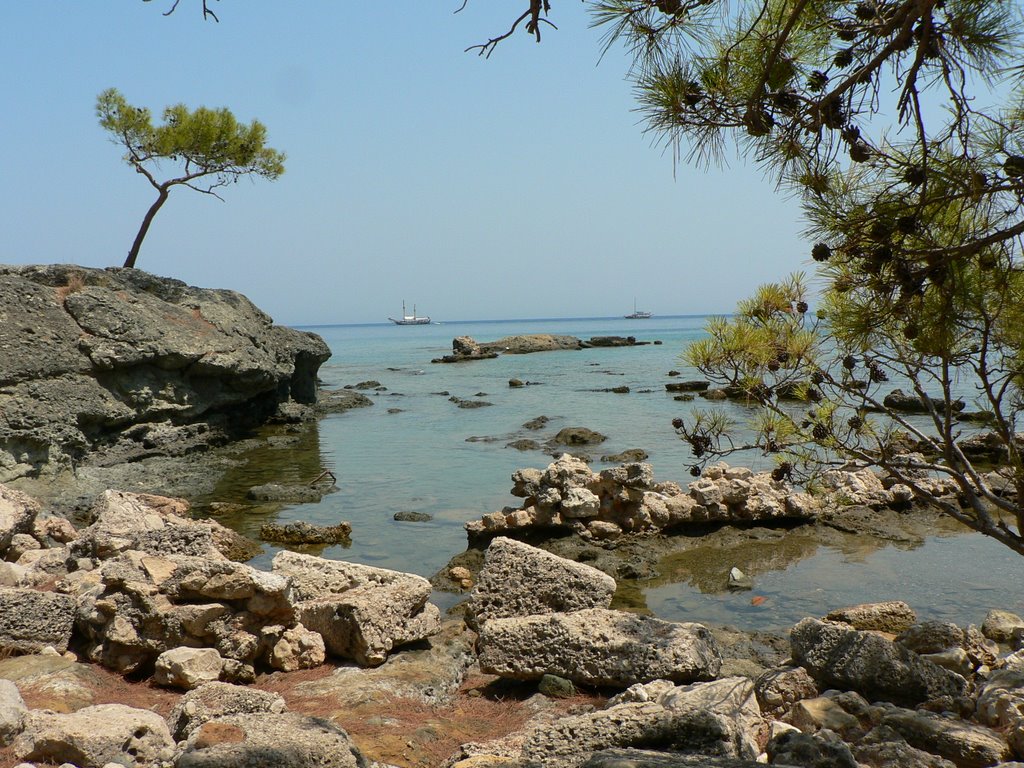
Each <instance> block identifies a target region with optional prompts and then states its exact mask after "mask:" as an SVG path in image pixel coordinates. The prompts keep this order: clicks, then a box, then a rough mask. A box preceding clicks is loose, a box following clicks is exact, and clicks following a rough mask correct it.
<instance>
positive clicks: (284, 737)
mask: <svg viewBox="0 0 1024 768" xmlns="http://www.w3.org/2000/svg"><path fill="white" fill-rule="evenodd" d="M365 764H366V763H365V761H364V760H363V758H362V756H361V755H360V753H359V751H358V750H357V749H356V747H355V745H354V744H353V743H352V741H351V739H349V736H348V734H347V733H345V731H343V730H342V729H341V728H339V727H338V726H336V725H334V724H333V723H331V722H329V721H327V720H321V719H320V718H315V717H304V716H302V715H298V714H293V713H283V714H238V715H228V716H226V717H220V718H217V719H215V720H210V721H208V722H206V723H203V724H202V725H200V726H199V727H198V728H196V729H195V730H193V731H192V733H191V735H190V736H189V737H188V741H187V742H186V744H185V750H184V752H183V753H182V755H181V756H180V757H179V758H178V760H177V761H176V762H175V767H176V768H223V767H224V766H228V765H230V766H233V768H263V767H264V766H271V765H272V766H274V768H308V767H309V766H312V765H317V766H324V767H325V768H363V766H364V765H365Z"/></svg>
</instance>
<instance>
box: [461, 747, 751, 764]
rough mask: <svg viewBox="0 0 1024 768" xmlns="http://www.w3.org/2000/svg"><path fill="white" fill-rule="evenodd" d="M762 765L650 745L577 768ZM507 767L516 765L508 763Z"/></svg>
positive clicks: (601, 754)
mask: <svg viewBox="0 0 1024 768" xmlns="http://www.w3.org/2000/svg"><path fill="white" fill-rule="evenodd" d="M763 765H764V764H763V763H759V762H757V761H756V760H746V759H744V758H741V757H713V756H710V755H689V754H685V753H682V752H655V751H654V750H650V749H602V750H600V751H598V752H594V753H593V754H592V755H590V757H588V758H587V759H586V760H585V761H584V762H583V763H582V766H581V768H762V766H763ZM455 768H457V766H456V767H455ZM481 768H487V767H485V766H484V767H481ZM494 768H498V765H497V764H495V766H494ZM507 768H516V766H512V765H509V766H508V767H507Z"/></svg>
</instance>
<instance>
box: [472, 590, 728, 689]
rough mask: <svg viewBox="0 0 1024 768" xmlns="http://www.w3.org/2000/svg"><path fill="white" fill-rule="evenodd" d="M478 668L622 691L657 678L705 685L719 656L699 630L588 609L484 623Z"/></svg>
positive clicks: (707, 634)
mask: <svg viewBox="0 0 1024 768" xmlns="http://www.w3.org/2000/svg"><path fill="white" fill-rule="evenodd" d="M478 649H479V652H480V668H481V669H482V670H483V671H484V672H487V673H490V674H495V675H500V676H502V677H507V678H513V679H517V680H537V679H540V678H541V677H543V676H544V675H549V674H550V675H558V676H559V677H564V678H566V679H569V680H572V681H573V682H576V683H582V684H585V685H607V686H619V687H626V686H629V685H633V684H634V683H643V682H647V681H649V680H656V679H659V678H661V679H665V680H671V681H673V682H677V683H690V682H694V681H698V680H711V679H713V678H715V677H716V676H717V675H718V672H719V670H720V669H721V667H722V657H721V654H720V653H719V650H718V646H717V644H716V643H715V640H714V638H713V637H712V635H711V633H710V632H709V631H708V630H707V629H706V628H705V627H703V626H702V625H700V624H681V623H675V622H669V621H662V620H660V619H655V618H651V617H649V616H638V615H636V614H632V613H625V612H621V611H611V610H605V609H601V608H590V609H587V610H583V611H576V612H574V613H552V614H546V615H537V616H525V617H513V618H507V619H491V620H489V621H487V622H486V623H485V624H484V625H483V626H482V627H481V629H480V638H479V641H478Z"/></svg>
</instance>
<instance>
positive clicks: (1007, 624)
mask: <svg viewBox="0 0 1024 768" xmlns="http://www.w3.org/2000/svg"><path fill="white" fill-rule="evenodd" d="M981 632H982V634H984V635H985V637H987V638H988V639H989V640H995V641H996V642H997V643H1011V642H1014V640H1015V639H1016V638H1017V637H1019V636H1021V635H1024V619H1022V618H1021V617H1020V616H1018V615H1017V614H1015V613H1010V612H1009V611H1000V610H991V611H989V612H988V614H987V615H986V616H985V620H984V621H983V622H982V624H981Z"/></svg>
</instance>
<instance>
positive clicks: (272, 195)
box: [0, 0, 809, 324]
mask: <svg viewBox="0 0 1024 768" xmlns="http://www.w3.org/2000/svg"><path fill="white" fill-rule="evenodd" d="M460 1H461V0H450V1H449V0H432V1H431V2H423V1H422V0H415V1H413V0H396V2H392V3H386V4H381V3H357V2H351V1H350V0H341V1H335V2H312V3H283V2H281V1H280V0H220V2H211V5H212V7H213V8H214V10H215V11H216V12H217V13H218V15H219V17H220V23H214V22H212V21H205V22H204V21H203V20H202V14H201V11H200V0H181V3H180V6H179V8H178V10H177V11H176V12H175V13H174V14H173V15H172V16H170V17H166V18H165V17H164V16H163V15H162V12H163V11H164V10H166V9H167V8H169V7H170V5H171V0H153V1H152V2H148V3H146V2H142V0H116V1H115V0H106V1H105V2H68V1H67V0H31V2H20V3H15V2H10V3H5V4H4V7H3V10H2V12H0V29H2V30H3V31H2V32H0V72H2V74H0V79H2V82H3V85H4V97H5V104H4V108H3V110H2V112H0V135H2V137H3V141H2V146H3V172H2V175H0V210H2V211H3V214H2V221H3V235H4V236H3V238H2V240H0V243H2V245H0V249H2V250H0V262H4V263H13V264H30V263H50V262H74V263H78V264H82V265H86V266H97V267H102V266H119V265H120V264H121V263H122V262H123V261H124V257H125V255H126V253H127V251H128V248H129V246H130V244H131V241H132V239H133V237H134V235H135V232H136V230H137V228H138V225H139V223H140V221H141V217H142V215H143V213H144V212H145V210H146V209H147V208H148V207H149V205H150V204H151V202H152V201H153V199H154V195H153V190H152V188H151V187H150V186H149V185H148V184H147V183H146V182H145V180H144V179H142V178H141V177H139V176H138V175H137V174H135V173H133V172H132V170H131V169H130V168H129V167H128V166H127V165H125V164H124V163H123V162H122V161H121V159H120V158H121V153H120V151H119V150H118V148H117V147H116V146H115V145H114V144H112V143H111V142H110V141H109V140H108V137H107V135H106V134H105V133H104V132H103V131H102V130H101V129H100V128H99V126H98V125H97V122H96V117H95V111H94V110H95V99H96V95H97V94H98V93H99V92H100V91H102V90H103V89H105V88H108V87H111V86H113V87H116V88H118V89H119V90H120V91H121V92H122V93H123V94H124V95H125V97H126V98H127V99H128V101H129V102H130V103H133V104H136V105H139V106H145V107H149V108H150V109H151V110H152V111H153V113H154V116H156V117H159V114H160V112H161V110H162V109H163V107H164V106H166V105H169V104H173V103H178V102H183V103H185V104H187V105H188V106H190V107H196V106H200V105H205V106H209V107H220V106H227V107H229V108H231V109H232V110H233V111H234V113H235V115H236V116H238V117H239V118H240V119H244V120H247V121H248V120H251V119H253V118H256V119H259V120H261V121H262V122H263V123H264V124H265V125H266V126H267V128H268V131H269V136H270V141H269V143H270V145H271V146H273V147H275V148H277V149H281V150H283V151H285V152H286V153H287V155H288V160H287V163H286V167H287V171H286V173H285V174H284V176H282V177H281V178H280V179H279V180H278V181H276V182H273V183H270V182H265V181H254V182H249V181H242V182H241V183H239V184H238V185H236V186H232V187H230V188H228V189H227V190H226V191H225V193H224V197H225V200H226V202H223V203H221V202H219V201H217V200H216V199H213V198H210V197H209V196H206V195H200V194H198V193H195V192H191V191H190V190H186V189H181V188H179V189H177V190H176V192H175V193H173V194H172V196H171V198H170V200H169V201H168V203H167V204H166V205H165V206H164V208H163V209H162V210H161V211H160V213H159V214H158V216H157V218H156V220H155V222H154V224H153V227H152V229H151V230H150V232H149V235H148V237H147V239H146V241H145V243H144V244H143V247H142V251H141V254H140V257H139V261H138V266H139V267H140V268H142V269H145V270H148V271H150V272H154V273H156V274H161V275H168V276H173V277H177V278H180V279H182V280H185V281H187V282H189V283H192V284H195V285H202V286H207V287H222V288H232V289H235V290H238V291H241V292H243V293H245V294H246V295H248V296H249V297H250V298H251V299H252V300H253V301H255V302H256V303H257V304H258V305H259V306H260V307H262V308H263V309H264V310H266V311H267V312H269V313H270V314H271V315H273V317H274V318H275V319H276V320H277V321H279V322H282V323H288V324H316V323H350V322H377V321H384V320H385V319H386V317H387V316H388V315H389V314H390V315H395V314H396V313H398V312H400V311H401V302H402V300H403V299H404V300H406V301H407V302H408V304H409V309H410V310H411V309H412V304H413V303H414V302H415V303H416V305H417V309H418V310H419V312H420V314H429V315H431V316H433V317H434V318H435V319H438V320H468V319H490V318H510V317H511V318H516V317H572V316H605V315H618V314H622V313H624V312H626V311H630V310H631V309H632V306H633V298H634V296H635V297H636V300H637V303H638V306H639V307H640V308H641V309H648V310H650V311H653V312H655V313H656V314H665V315H667V314H691V313H709V312H728V311H731V310H732V308H733V306H734V304H735V302H736V300H737V299H739V298H742V297H744V296H745V295H747V294H749V293H750V292H751V291H752V290H753V289H754V288H755V287H756V286H757V285H758V284H759V283H762V282H765V281H767V280H771V279H775V278H778V277H782V276H784V275H786V274H788V273H789V272H791V271H793V270H797V269H805V270H806V269H809V266H808V265H809V260H808V258H807V254H808V252H809V247H808V245H807V244H806V243H805V242H803V241H802V240H801V238H800V234H799V233H800V229H801V224H800V221H799V210H798V206H797V204H796V202H795V201H793V200H790V199H784V198H782V197H780V196H779V195H777V194H776V193H775V191H774V189H773V188H772V186H771V184H770V183H768V182H766V181H764V180H763V179H762V178H761V177H760V175H759V173H758V171H757V170H756V169H753V168H749V167H744V166H743V165H742V163H740V162H738V161H737V162H733V163H732V164H731V167H730V168H726V169H723V170H717V169H713V170H711V171H705V170H703V169H700V168H694V167H688V166H686V165H680V166H679V167H678V168H676V169H675V171H674V170H673V162H672V157H671V153H668V152H666V151H665V150H664V149H663V147H661V146H659V145H657V144H655V143H653V142H652V138H651V137H650V136H645V135H644V133H643V131H642V126H641V125H640V124H639V123H638V116H637V114H636V113H635V112H634V111H633V110H634V107H635V104H634V100H633V96H632V92H631V85H630V84H629V82H628V81H627V80H626V77H625V76H626V71H627V67H628V63H629V62H628V60H627V59H626V56H625V54H624V53H623V52H622V51H620V50H613V51H612V52H611V53H609V54H608V55H607V56H605V57H604V59H603V60H600V61H599V59H600V50H601V41H600V31H598V30H594V29H591V28H590V27H589V17H588V15H587V13H586V5H585V4H583V3H580V2H578V0H561V1H559V0H556V1H555V2H554V4H553V5H554V8H553V16H552V19H553V21H554V22H555V23H556V24H557V25H558V27H559V29H558V30H557V31H555V30H545V32H544V41H543V42H542V43H541V44H540V45H537V44H536V43H534V42H533V41H532V39H531V38H529V37H527V36H526V34H525V33H522V32H520V33H518V34H517V35H515V36H514V37H513V38H511V39H509V40H507V41H505V42H504V43H503V44H502V45H500V46H499V47H498V49H497V51H496V52H495V53H494V54H493V55H492V56H491V58H490V59H483V58H480V57H478V56H476V55H474V54H473V53H464V52H463V49H464V48H466V47H467V46H469V45H472V44H474V43H477V42H482V41H484V40H486V39H487V38H488V37H489V36H491V35H493V34H496V33H498V32H501V31H503V30H504V29H505V28H506V27H507V25H508V24H509V23H510V21H511V20H512V18H513V17H514V16H515V15H516V14H517V13H518V12H519V9H520V7H525V2H511V1H510V2H495V0H469V3H468V5H467V6H466V8H465V10H463V11H462V12H461V13H459V14H455V13H453V12H454V11H455V10H456V9H457V8H458V7H459V3H460Z"/></svg>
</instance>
